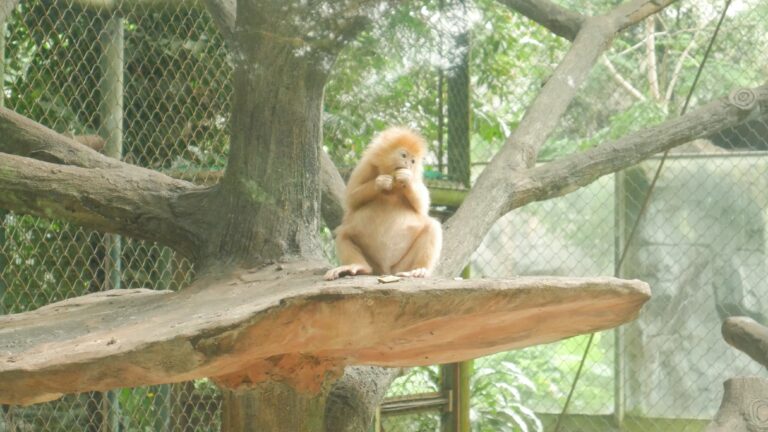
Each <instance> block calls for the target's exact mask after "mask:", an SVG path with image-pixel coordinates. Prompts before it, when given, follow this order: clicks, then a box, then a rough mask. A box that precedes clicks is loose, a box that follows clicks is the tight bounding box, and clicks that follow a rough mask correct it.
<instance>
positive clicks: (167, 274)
mask: <svg viewBox="0 0 768 432" xmlns="http://www.w3.org/2000/svg"><path fill="white" fill-rule="evenodd" d="M172 258H173V253H172V252H171V249H170V248H167V247H164V248H161V249H160V259H159V260H158V263H157V267H158V270H159V271H160V277H159V278H158V284H157V285H158V286H157V288H158V289H161V290H167V289H170V288H171V281H172V280H173V262H172ZM153 401H154V403H155V408H156V409H157V417H156V419H155V431H157V432H168V431H170V429H171V386H170V384H163V385H159V386H157V393H156V394H155V397H154V399H153Z"/></svg>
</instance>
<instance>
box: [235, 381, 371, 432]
mask: <svg viewBox="0 0 768 432" xmlns="http://www.w3.org/2000/svg"><path fill="white" fill-rule="evenodd" d="M326 385H330V384H326ZM326 395H327V392H320V393H317V394H307V393H297V392H296V391H295V389H294V388H292V387H290V386H288V385H286V384H284V383H281V382H277V381H267V382H264V383H260V384H258V385H255V386H254V387H253V388H250V389H247V390H246V389H241V390H227V389H222V396H223V397H222V412H221V431H222V432H267V431H275V432H277V431H291V432H315V431H322V430H323V419H324V411H325V405H326V398H327V396H326ZM334 430H335V429H334ZM363 430H364V429H358V431H360V432H362V431H363ZM329 432H330V431H329Z"/></svg>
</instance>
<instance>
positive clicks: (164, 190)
mask: <svg viewBox="0 0 768 432" xmlns="http://www.w3.org/2000/svg"><path fill="white" fill-rule="evenodd" d="M0 166H1V167H2V172H0V208H6V209H8V210H13V211H17V212H19V213H29V214H34V215H37V216H42V217H47V218H52V217H55V218H61V219H64V220H67V221H70V222H73V223H75V224H78V225H82V226H85V227H88V228H92V229H96V230H100V231H105V232H114V233H119V234H124V235H128V236H130V237H134V238H139V239H145V240H151V241H158V242H160V243H161V244H164V245H167V246H170V247H172V248H174V249H176V250H178V251H179V252H180V253H182V254H183V255H184V256H187V257H190V258H193V257H194V256H195V252H196V251H197V250H198V246H199V244H200V242H201V241H202V240H201V238H202V235H203V234H204V232H205V229H204V228H205V226H206V223H205V221H204V220H203V218H202V217H201V215H200V214H199V211H200V208H199V207H200V204H201V203H203V202H204V201H203V198H204V196H202V195H204V194H203V192H204V191H205V190H206V189H205V188H202V187H199V186H195V185H193V184H192V183H188V182H185V181H182V180H177V179H174V178H171V177H168V176H166V175H163V174H161V173H158V172H156V171H153V170H150V169H145V168H140V167H137V166H134V165H130V164H127V163H124V162H120V161H118V160H116V159H112V158H109V157H106V156H104V155H102V154H100V153H98V152H97V151H95V150H93V149H91V148H89V147H87V146H85V145H83V144H80V143H79V142H77V141H75V140H74V139H71V138H68V137H66V136H64V135H61V134H59V133H57V132H54V131H52V130H50V129H48V128H46V127H45V126H42V125H40V124H39V123H36V122H34V121H32V120H30V119H28V118H26V117H23V116H21V115H19V114H17V113H15V112H13V111H11V110H8V109H4V108H0Z"/></svg>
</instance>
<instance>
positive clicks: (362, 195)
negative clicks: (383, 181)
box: [347, 179, 379, 210]
mask: <svg viewBox="0 0 768 432" xmlns="http://www.w3.org/2000/svg"><path fill="white" fill-rule="evenodd" d="M378 193H379V191H378V190H377V189H376V179H373V180H371V181H367V182H365V183H363V184H361V185H359V186H357V187H356V188H354V189H352V190H350V191H349V192H348V195H347V209H348V210H356V209H358V208H360V207H362V206H363V205H365V204H367V203H368V202H370V201H371V200H373V199H374V198H375V197H376V195H377V194H378Z"/></svg>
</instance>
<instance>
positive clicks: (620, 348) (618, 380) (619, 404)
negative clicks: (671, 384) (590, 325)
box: [613, 171, 627, 430]
mask: <svg viewBox="0 0 768 432" xmlns="http://www.w3.org/2000/svg"><path fill="white" fill-rule="evenodd" d="M625 180H626V176H625V175H624V171H619V172H616V173H614V175H613V195H614V213H613V215H614V216H613V217H614V224H613V245H614V246H613V251H614V252H613V259H614V269H613V274H614V276H616V277H621V275H622V273H623V272H622V267H623V265H622V264H623V262H622V261H621V256H622V251H623V249H624V246H625V243H624V234H625V230H626V218H627V207H626V206H627V197H626V191H625V188H624V181H625ZM625 364H626V356H625V354H624V329H623V327H622V326H619V327H616V328H615V329H614V330H613V416H614V421H615V422H616V427H618V428H619V430H621V428H622V427H623V425H624V415H625V409H626V401H625V398H626V389H625V387H624V384H625V382H626V381H625V376H624V372H625V370H626V369H625Z"/></svg>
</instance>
